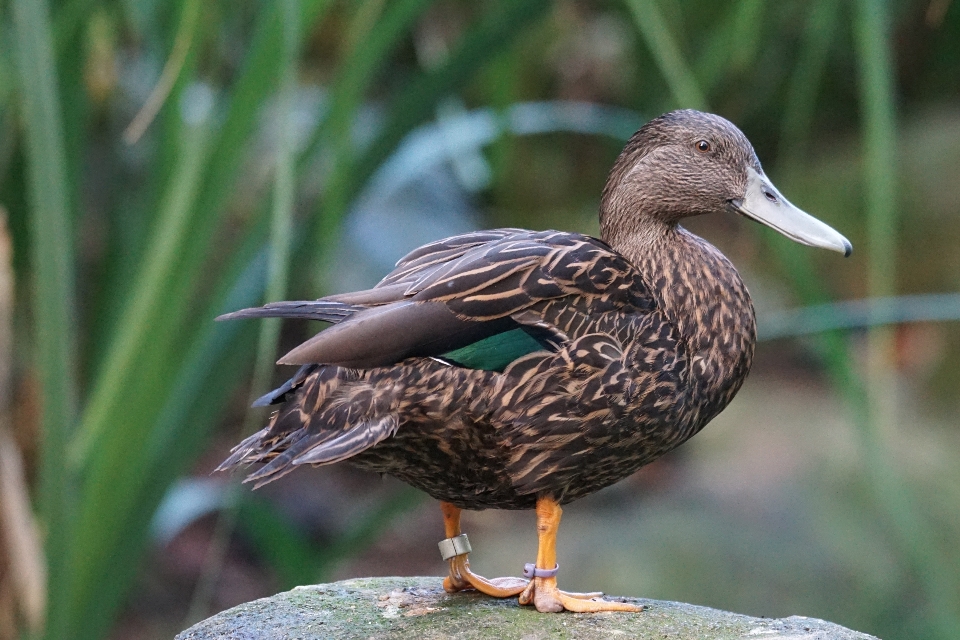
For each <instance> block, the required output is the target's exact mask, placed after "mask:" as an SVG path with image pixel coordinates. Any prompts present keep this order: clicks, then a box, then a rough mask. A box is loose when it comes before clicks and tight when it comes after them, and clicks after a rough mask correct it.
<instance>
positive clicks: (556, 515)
mask: <svg viewBox="0 0 960 640" xmlns="http://www.w3.org/2000/svg"><path fill="white" fill-rule="evenodd" d="M561 513H562V510H561V509H560V505H559V504H558V503H557V501H556V500H554V499H552V498H540V499H538V500H537V535H538V537H539V539H540V544H539V547H538V549H537V565H536V568H537V569H538V570H541V571H543V572H545V573H552V572H553V571H554V570H555V569H556V567H557V529H558V528H559V527H560V515H561ZM524 573H525V574H526V572H524ZM600 595H602V594H599V593H567V592H565V591H560V589H558V588H557V578H556V576H555V575H550V576H549V577H534V578H533V579H532V580H531V581H530V584H529V585H527V588H526V589H524V590H523V593H521V594H520V604H531V603H532V604H534V605H535V606H536V607H537V611H543V612H548V611H550V612H557V611H563V610H564V609H567V610H569V611H577V612H581V613H591V612H596V611H643V607H641V606H638V605H635V604H627V603H625V602H607V601H605V600H593V599H591V598H595V597H598V596H600Z"/></svg>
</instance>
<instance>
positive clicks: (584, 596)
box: [520, 578, 643, 613]
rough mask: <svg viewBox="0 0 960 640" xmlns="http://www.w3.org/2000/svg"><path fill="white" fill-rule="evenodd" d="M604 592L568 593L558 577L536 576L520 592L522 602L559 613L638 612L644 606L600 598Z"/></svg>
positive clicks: (541, 610) (542, 609)
mask: <svg viewBox="0 0 960 640" xmlns="http://www.w3.org/2000/svg"><path fill="white" fill-rule="evenodd" d="M601 595H603V594H602V593H568V592H566V591H561V590H560V589H558V588H557V579H556V578H534V579H533V580H531V581H530V584H529V585H527V588H526V589H524V590H523V593H521V594H520V604H532V605H533V606H535V607H536V608H537V611H540V612H542V613H559V612H560V611H563V610H564V609H566V610H567V611H573V612H575V613H600V612H602V611H626V612H631V613H636V612H639V611H643V607H642V606H640V605H636V604H629V603H626V602H610V601H608V600H599V599H597V598H599V597H600V596H601Z"/></svg>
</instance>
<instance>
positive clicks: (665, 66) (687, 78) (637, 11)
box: [626, 0, 707, 110]
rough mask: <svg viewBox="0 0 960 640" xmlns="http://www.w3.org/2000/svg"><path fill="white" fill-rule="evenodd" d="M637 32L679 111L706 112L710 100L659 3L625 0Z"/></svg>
mask: <svg viewBox="0 0 960 640" xmlns="http://www.w3.org/2000/svg"><path fill="white" fill-rule="evenodd" d="M626 4H627V8H628V9H629V10H630V14H631V15H632V16H633V21H634V23H635V24H636V26H637V30H638V31H639V33H640V36H641V37H642V38H643V40H644V42H646V44H647V48H648V49H649V50H650V54H651V55H652V56H653V59H654V60H656V62H657V67H658V68H659V69H660V73H661V75H663V78H664V80H666V81H667V85H668V86H669V87H670V92H671V93H672V94H673V100H674V102H675V103H676V106H677V107H682V108H687V109H700V110H706V109H707V98H706V96H705V95H704V94H703V91H701V89H700V85H699V84H698V82H697V79H696V77H695V76H694V74H693V70H692V69H691V68H690V65H689V64H688V63H687V61H686V59H685V58H684V57H683V53H682V52H681V50H680V44H679V43H678V42H677V40H676V38H674V37H673V34H672V33H670V27H669V25H667V21H666V19H664V17H663V13H661V12H660V7H659V6H658V5H657V2H656V0H626Z"/></svg>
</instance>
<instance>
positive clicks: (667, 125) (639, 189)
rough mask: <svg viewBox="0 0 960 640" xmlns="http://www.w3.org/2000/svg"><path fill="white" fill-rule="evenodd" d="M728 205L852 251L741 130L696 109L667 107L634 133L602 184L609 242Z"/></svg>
mask: <svg viewBox="0 0 960 640" xmlns="http://www.w3.org/2000/svg"><path fill="white" fill-rule="evenodd" d="M725 211H734V212H736V213H739V214H741V215H744V216H746V217H748V218H751V219H753V220H756V221H757V222H760V223H761V224H765V225H767V226H768V227H771V228H773V229H776V230H777V231H779V232H780V233H782V234H783V235H785V236H787V237H788V238H790V239H791V240H795V241H796V242H799V243H801V244H806V245H810V246H813V247H822V248H824V249H830V250H833V251H838V252H840V253H842V254H844V255H847V256H848V255H850V252H851V251H853V245H851V244H850V242H849V241H848V240H847V239H846V238H844V237H843V236H842V235H840V234H839V233H837V232H836V231H835V230H834V229H833V228H831V227H830V226H828V225H826V224H824V223H822V222H820V221H819V220H817V219H816V218H814V217H813V216H810V215H808V214H806V213H804V212H803V211H802V210H800V209H798V208H797V207H795V206H794V205H793V204H791V203H790V201H788V200H787V199H786V198H784V197H783V196H782V195H781V194H780V192H779V191H778V190H777V188H776V187H774V186H773V183H772V182H771V181H770V179H769V178H767V176H766V175H765V174H764V173H763V168H762V167H761V166H760V161H759V160H758V159H757V154H756V153H755V152H754V150H753V145H751V144H750V141H749V140H747V137H746V136H745V135H743V132H741V131H740V129H738V128H737V127H736V126H734V125H733V124H732V123H731V122H730V121H728V120H726V119H724V118H721V117H720V116H717V115H713V114H710V113H702V112H700V111H693V110H690V109H684V110H681V111H671V112H670V113H665V114H664V115H662V116H660V117H659V118H656V119H655V120H651V121H650V122H648V123H647V124H645V125H644V126H643V127H641V129H640V130H639V131H637V133H635V134H634V135H633V137H632V138H631V139H630V141H629V142H628V143H627V146H626V147H625V148H624V150H623V152H622V153H621V154H620V157H619V158H618V159H617V162H616V164H614V167H613V170H612V171H611V172H610V177H609V179H608V180H607V185H606V187H605V188H604V190H603V198H602V201H601V207H600V228H601V232H602V235H603V237H604V238H605V239H607V240H608V241H610V242H613V243H619V242H626V243H630V242H631V241H636V240H642V239H645V238H649V237H651V236H652V235H655V234H656V233H657V230H658V229H664V228H669V227H671V226H673V225H676V223H677V222H679V221H680V219H682V218H686V217H689V216H696V215H702V214H705V213H721V212H725Z"/></svg>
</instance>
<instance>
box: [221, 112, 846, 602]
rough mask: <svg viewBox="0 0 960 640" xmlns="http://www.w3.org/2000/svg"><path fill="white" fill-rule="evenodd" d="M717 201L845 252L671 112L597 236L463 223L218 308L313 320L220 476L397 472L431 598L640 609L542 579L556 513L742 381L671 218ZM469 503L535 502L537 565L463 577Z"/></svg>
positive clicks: (721, 211) (727, 297) (689, 250)
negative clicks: (302, 288) (433, 523)
mask: <svg viewBox="0 0 960 640" xmlns="http://www.w3.org/2000/svg"><path fill="white" fill-rule="evenodd" d="M731 213H733V214H739V215H741V216H744V217H746V218H749V219H751V220H754V221H756V222H759V223H761V224H763V225H766V226H768V227H771V228H773V229H774V230H776V231H778V232H780V233H781V234H783V235H784V236H786V237H787V238H790V239H791V240H794V241H796V242H799V243H801V244H805V245H809V246H813V247H820V248H823V249H828V250H832V251H836V252H839V253H842V254H843V255H845V256H849V255H850V253H851V251H852V245H851V244H850V242H849V241H848V240H847V239H846V238H845V237H843V236H842V235H841V234H840V233H838V232H837V231H836V230H834V229H833V228H831V227H830V226H828V225H827V224H825V223H823V222H821V221H819V220H817V219H816V218H814V217H812V216H810V215H809V214H807V213H805V212H804V211H802V210H801V209H799V208H798V207H796V206H794V205H793V204H791V203H790V202H789V201H788V200H787V199H786V198H784V197H783V195H782V194H781V193H780V192H779V191H778V190H777V188H776V187H775V186H774V185H773V183H772V182H771V180H770V179H769V178H768V177H767V175H766V174H765V173H764V171H763V169H762V167H761V165H760V161H759V160H758V159H757V155H756V153H755V151H754V149H753V146H752V145H751V143H750V142H749V140H748V139H747V137H746V136H745V135H744V134H743V133H742V132H741V131H740V129H738V128H737V127H736V126H735V125H734V124H732V123H731V122H730V121H728V120H726V119H725V118H723V117H721V116H718V115H714V114H709V113H703V112H700V111H695V110H689V109H686V110H678V111H672V112H669V113H665V114H663V115H661V116H659V117H657V118H655V119H653V120H651V121H649V122H648V123H646V124H645V125H643V126H642V127H641V128H640V129H639V130H638V131H637V132H636V133H635V134H634V135H633V136H632V137H631V138H630V140H629V141H628V142H627V144H626V146H625V147H624V149H623V151H622V152H621V153H620V155H619V157H618V158H617V160H616V162H615V163H614V165H613V168H612V170H611V171H610V174H609V178H608V180H607V182H606V185H605V187H604V188H603V191H602V194H601V198H600V206H599V218H600V237H599V238H595V237H591V236H588V235H584V234H580V233H571V232H564V231H553V230H548V231H531V230H525V229H515V228H503V229H493V230H486V231H477V232H473V233H466V234H463V235H457V236H454V237H450V238H446V239H442V240H439V241H436V242H432V243H430V244H426V245H424V246H422V247H420V248H418V249H415V250H414V251H412V252H410V253H409V254H407V255H406V256H405V257H403V258H402V259H401V260H400V261H399V262H398V263H397V264H396V267H395V269H394V270H393V271H391V272H390V273H389V274H387V275H386V276H385V277H384V278H383V280H381V281H380V282H379V283H378V284H377V285H376V286H374V287H373V288H372V289H368V290H364V291H356V292H350V293H342V294H337V295H330V296H326V297H324V298H321V299H319V300H307V301H284V302H276V303H270V304H266V305H264V306H262V307H256V308H251V309H242V310H239V311H236V312H233V313H229V314H226V315H224V316H221V317H220V318H219V319H224V320H226V319H238V318H263V317H280V318H307V319H311V320H321V321H324V322H327V323H330V325H331V326H329V327H327V328H326V329H324V330H322V331H320V332H319V333H317V334H316V335H314V336H313V337H311V338H310V339H308V340H307V341H305V342H304V343H302V344H300V345H299V346H297V347H296V348H294V349H293V350H291V351H290V352H289V353H287V354H286V355H284V356H283V357H282V358H280V360H279V361H278V364H282V365H299V367H300V368H299V369H298V370H297V371H296V373H295V374H294V375H293V377H291V378H290V379H289V380H288V381H287V382H286V383H284V384H283V385H282V386H280V387H279V388H277V389H275V390H274V391H271V392H270V393H268V394H266V395H265V396H263V397H262V398H260V399H259V400H257V401H256V402H255V403H254V406H268V405H277V409H276V411H275V412H274V413H273V414H272V416H271V417H270V419H269V421H268V423H267V425H266V426H265V427H264V428H263V429H262V430H260V431H259V432H257V433H255V434H253V435H251V436H250V437H248V438H246V439H245V440H243V441H242V442H240V443H239V444H238V445H237V446H236V447H234V449H233V450H232V452H231V454H230V456H229V457H228V458H227V459H226V460H225V461H224V462H223V463H222V464H221V465H220V467H219V470H230V469H234V468H237V467H246V466H248V465H251V464H259V465H261V466H259V468H257V469H256V470H255V471H253V472H252V473H250V474H249V475H248V476H247V478H246V480H245V481H246V482H252V483H254V485H255V487H260V486H262V485H264V484H266V483H268V482H272V481H274V480H276V479H278V478H280V477H283V476H284V475H286V474H287V473H290V472H291V471H293V470H295V469H297V468H298V467H301V466H304V465H315V466H317V465H328V464H334V463H337V462H347V463H349V464H352V465H354V466H356V467H359V468H361V469H366V470H369V471H373V472H376V473H379V474H388V475H391V476H394V477H396V478H399V479H400V480H402V481H403V482H406V483H408V484H410V485H412V486H414V487H416V488H417V489H420V490H422V491H424V492H426V493H427V494H428V495H430V496H431V497H433V498H435V499H436V500H438V501H439V502H440V511H441V515H442V518H443V522H444V530H445V534H446V538H445V539H444V540H443V541H441V542H440V544H439V546H440V551H441V557H442V558H443V559H444V561H446V562H447V563H448V566H449V573H448V575H447V576H446V578H444V582H443V587H444V589H446V590H447V591H448V592H451V593H453V592H457V591H462V590H468V589H472V590H476V591H479V592H481V593H484V594H487V595H489V596H493V597H498V598H507V597H518V599H519V602H520V604H522V605H533V606H534V607H536V609H537V610H538V611H541V612H559V611H563V610H569V611H574V612H600V611H626V612H636V611H640V610H641V608H642V607H640V606H638V605H635V604H631V603H626V602H613V601H609V600H604V599H603V597H602V594H600V593H571V592H566V591H562V590H560V589H559V588H558V586H557V574H558V572H559V564H558V563H557V553H556V538H557V532H558V529H559V525H560V518H561V513H562V508H561V507H562V506H563V505H565V504H568V503H570V502H572V501H574V500H576V499H578V498H582V497H584V496H587V495H589V494H592V493H594V492H596V491H598V490H600V489H603V488H604V487H607V486H609V485H611V484H613V483H615V482H617V481H619V480H622V479H623V478H625V477H627V476H629V475H630V474H632V473H634V472H635V471H637V470H638V469H640V468H641V467H643V466H644V465H646V464H648V463H650V462H652V461H654V460H656V459H657V458H659V457H660V456H662V455H663V454H665V453H667V452H668V451H671V450H672V449H674V448H676V447H678V446H679V445H680V444H682V443H683V442H685V441H687V440H688V439H689V438H691V437H692V436H694V435H695V434H696V433H698V432H699V431H700V430H701V429H702V428H703V427H704V426H705V425H706V424H707V423H708V422H710V420H712V419H713V418H714V417H715V416H716V415H717V414H719V413H720V412H721V411H722V410H723V409H724V408H725V407H726V406H727V405H728V404H729V403H730V401H731V400H732V399H733V397H734V396H735V395H736V393H737V391H738V390H739V389H740V387H741V385H742V384H743V381H744V379H745V378H746V376H747V373H748V372H749V370H750V365H751V361H752V359H753V352H754V345H755V342H756V320H755V315H754V309H753V304H752V302H751V298H750V294H749V292H748V291H747V288H746V286H745V285H744V283H743V280H742V279H741V278H740V275H739V274H738V273H737V270H736V269H735V268H734V266H733V265H732V264H731V263H730V261H729V260H728V259H727V258H726V257H724V255H723V254H722V253H721V252H720V251H719V250H718V249H716V248H715V247H714V246H713V245H711V244H710V243H709V242H707V241H706V240H704V239H702V238H700V237H698V236H696V235H694V234H693V233H691V232H689V231H687V230H686V229H684V228H683V227H682V226H681V224H680V223H681V222H682V221H683V220H684V219H686V218H690V217H693V216H701V215H727V214H731ZM465 509H467V510H480V509H534V510H535V512H536V523H537V527H536V528H537V535H538V551H537V557H536V561H535V562H532V563H528V564H527V565H526V566H525V567H524V570H523V578H520V577H502V578H485V577H483V576H481V575H479V574H477V573H474V572H473V571H472V570H471V568H470V564H469V553H470V551H471V550H472V548H471V545H470V542H469V539H468V538H467V536H466V534H465V533H463V532H462V530H461V524H460V518H461V512H462V510H465Z"/></svg>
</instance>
